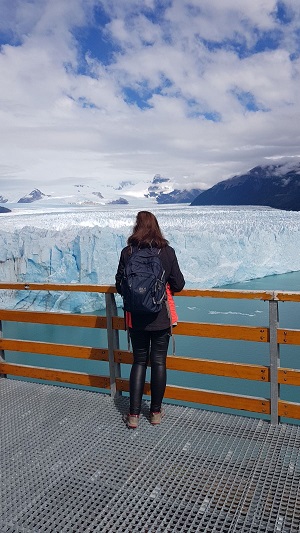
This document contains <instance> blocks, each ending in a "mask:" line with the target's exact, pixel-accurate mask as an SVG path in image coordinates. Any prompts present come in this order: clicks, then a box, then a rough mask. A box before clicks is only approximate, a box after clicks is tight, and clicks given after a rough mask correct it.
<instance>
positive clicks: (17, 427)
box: [0, 379, 300, 533]
mask: <svg viewBox="0 0 300 533" xmlns="http://www.w3.org/2000/svg"><path fill="white" fill-rule="evenodd" d="M0 400H1V403H0V411H1V509H0V531H1V533H21V532H22V533H29V532H30V533H38V532H40V533H50V532H51V533H52V532H58V533H67V532H68V533H75V532H82V533H96V532H97V533H98V532H101V533H102V532H109V533H111V532H118V533H123V532H124V533H125V532H128V533H135V532H143V533H150V532H153V533H157V532H172V533H176V532H180V533H185V532H201V533H202V532H213V533H218V532H247V533H248V532H255V533H261V532H270V533H277V532H278V533H279V532H282V533H287V532H288V533H296V532H299V531H300V485H299V481H300V427H299V426H292V425H280V426H278V427H271V426H270V425H269V423H268V422H265V421H262V420H257V419H250V418H244V417H239V416H235V415H227V414H221V413H213V412H211V411H204V410H198V409H191V408H187V407H179V406H175V405H166V406H165V410H166V417H165V418H164V420H163V423H162V424H161V425H160V426H157V427H152V426H151V425H150V424H149V422H148V419H147V409H148V403H147V402H145V403H144V404H143V416H142V417H141V421H140V427H139V429H138V430H128V429H127V428H126V426H125V425H124V423H123V422H122V413H124V412H126V411H127V408H128V399H127V398H120V400H118V402H117V403H116V404H115V403H114V402H113V400H111V399H110V397H109V396H108V395H102V394H99V393H93V392H86V391H80V390H75V389H68V388H62V387H54V386H50V385H40V384H35V383H28V382H22V381H17V380H9V379H1V380H0Z"/></svg>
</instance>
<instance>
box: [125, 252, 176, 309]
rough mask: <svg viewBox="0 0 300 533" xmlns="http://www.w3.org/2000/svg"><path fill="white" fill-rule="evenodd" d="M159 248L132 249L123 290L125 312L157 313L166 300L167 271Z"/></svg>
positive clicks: (126, 267)
mask: <svg viewBox="0 0 300 533" xmlns="http://www.w3.org/2000/svg"><path fill="white" fill-rule="evenodd" d="M159 254H160V249H158V248H132V253H131V255H130V257H129V259H128V261H127V263H126V266H125V269H124V274H123V279H122V281H121V290H122V296H123V301H124V309H125V311H130V312H131V313H157V312H158V311H160V310H161V308H162V303H163V301H164V300H165V299H166V281H165V271H164V268H163V265H162V262H161V259H160V257H159Z"/></svg>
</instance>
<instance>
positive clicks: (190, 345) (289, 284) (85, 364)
mask: <svg viewBox="0 0 300 533" xmlns="http://www.w3.org/2000/svg"><path fill="white" fill-rule="evenodd" d="M225 288H229V289H243V290H246V289H248V290H288V291H293V290H295V291H297V290H300V272H292V273H288V274H282V275H276V276H268V277H265V278H261V279H255V280H251V281H247V282H243V283H236V284H233V285H227V286H226V287H225ZM176 306H177V309H178V314H179V318H180V319H181V320H183V321H191V322H211V323H219V324H239V325H249V326H261V327H268V320H269V319H268V302H261V301H257V300H249V301H247V300H228V299H215V298H186V297H177V298H176ZM118 312H119V314H120V315H122V310H121V309H119V311H118ZM99 314H105V313H104V312H102V311H100V312H99ZM279 317H280V327H287V328H295V329H300V319H299V304H297V303H291V302H280V303H279ZM174 332H175V346H176V355H181V356H187V357H195V358H204V359H214V360H220V361H234V362H247V363H252V364H262V365H268V364H269V353H268V344H264V343H255V342H246V341H231V340H223V339H207V338H197V337H191V338H189V337H185V336H179V335H177V336H176V328H175V330H174ZM3 334H4V337H6V338H15V339H23V340H37V341H43V342H54V343H67V344H79V345H83V346H94V347H100V348H105V347H106V346H107V341H106V331H103V330H93V329H89V328H74V327H70V328H67V327H58V326H51V325H42V324H35V325H31V324H22V323H19V324H14V323H10V322H6V323H4V324H3ZM120 343H121V348H123V349H127V339H126V334H125V332H121V333H120ZM171 344H172V343H170V350H169V353H172V346H171ZM6 360H7V361H8V362H16V363H21V364H28V365H37V366H45V367H49V368H59V369H65V370H75V371H81V372H86V373H91V374H104V375H108V363H105V362H98V361H87V360H78V359H72V358H68V357H55V356H46V355H37V354H23V353H19V352H6ZM281 366H286V367H290V368H300V348H299V347H298V346H282V347H281ZM121 370H122V376H124V377H128V375H129V371H130V366H129V365H122V369H121ZM148 379H149V376H148ZM45 383H47V382H45ZM168 383H169V384H174V385H181V386H187V387H195V388H200V389H209V390H218V391H223V392H229V393H236V394H245V395H250V396H251V395H256V396H263V397H269V384H268V383H260V382H256V381H250V380H249V381H248V380H240V379H230V378H224V377H219V376H209V375H199V374H197V375H196V374H191V373H184V372H176V371H168ZM68 386H69V385H68ZM70 386H71V387H72V385H70ZM82 388H84V387H82ZM90 390H95V389H90ZM299 392H300V391H299V387H293V386H290V387H289V386H283V385H282V386H281V398H283V399H285V400H289V401H298V402H299V400H300V395H299ZM171 403H176V402H174V401H173V400H172V401H171ZM177 403H182V402H177ZM187 405H191V406H195V404H187ZM201 407H204V408H205V409H212V408H210V407H208V406H201ZM213 409H215V410H221V411H222V410H223V409H217V408H213ZM223 411H226V412H234V413H238V414H243V415H245V414H246V413H245V412H239V411H230V410H223ZM247 416H248V415H247ZM249 416H257V415H251V414H249Z"/></svg>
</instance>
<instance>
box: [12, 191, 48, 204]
mask: <svg viewBox="0 0 300 533" xmlns="http://www.w3.org/2000/svg"><path fill="white" fill-rule="evenodd" d="M45 197H50V195H48V194H44V193H42V191H40V190H39V189H34V190H33V191H31V192H30V193H29V194H27V195H26V196H23V197H22V198H20V200H18V204H31V202H36V201H37V200H42V199H43V198H45Z"/></svg>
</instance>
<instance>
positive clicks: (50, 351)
mask: <svg viewBox="0 0 300 533" xmlns="http://www.w3.org/2000/svg"><path fill="white" fill-rule="evenodd" d="M0 290H17V291H24V290H26V291H64V292H84V293H89V292H90V293H102V294H106V295H114V294H115V293H116V289H115V287H114V286H112V285H86V284H56V283H49V284H41V283H0ZM175 296H176V297H177V296H179V297H180V296H188V297H201V298H226V299H248V300H262V301H266V302H269V304H268V305H277V304H276V302H279V301H288V302H300V292H293V293H291V292H283V291H281V292H277V291H239V290H238V291H237V290H234V289H231V290H224V289H184V290H183V291H181V292H180V293H176V295H175ZM106 298H108V296H106ZM112 298H113V296H112ZM108 301H109V298H108V300H107V302H108ZM106 314H107V313H106ZM114 314H116V313H112V312H111V310H110V314H109V316H111V319H110V320H111V322H110V331H111V332H112V333H113V332H115V333H116V334H117V333H118V332H119V331H120V330H123V329H124V327H125V324H124V319H123V318H122V317H118V316H113V315H114ZM0 321H13V322H25V323H36V324H52V325H56V326H73V327H84V328H100V329H106V330H107V331H108V329H109V328H108V319H107V316H97V315H81V314H71V313H56V312H40V311H23V310H20V311H19V310H9V309H0ZM272 328H273V329H272ZM271 331H272V339H274V331H275V332H276V336H275V341H274V340H273V341H272V340H271V341H270V339H271ZM174 334H175V335H185V336H194V337H199V338H200V337H209V338H216V339H230V340H243V341H250V342H259V343H270V346H271V343H272V342H273V343H274V342H275V344H276V341H277V346H279V345H281V344H282V345H283V344H289V345H299V344H300V330H295V329H286V328H285V329H283V328H279V327H278V326H276V330H274V325H272V324H268V326H265V325H264V326H262V327H253V326H240V325H232V324H211V323H196V322H180V323H179V324H178V326H177V327H176V329H174ZM0 351H2V352H4V351H6V352H12V351H18V352H24V353H34V354H47V355H53V356H62V357H70V358H72V357H73V358H76V359H78V358H80V359H90V360H97V361H109V365H110V368H111V364H113V365H120V364H131V362H132V353H131V352H129V351H128V350H120V349H118V348H117V347H115V349H113V351H111V348H109V349H107V348H98V347H97V348H96V347H92V346H77V345H71V344H55V343H48V342H40V341H25V340H24V341H23V340H20V339H7V338H0ZM111 354H112V355H111ZM111 356H112V357H113V360H112V359H111ZM0 359H1V358H0ZM167 368H168V369H169V370H174V371H180V372H192V373H198V374H206V375H216V376H223V377H229V378H238V379H247V380H254V381H260V382H265V383H268V382H271V384H272V383H274V375H275V376H277V377H276V379H277V384H278V385H280V384H286V385H291V386H299V385H300V370H298V369H291V368H282V367H279V368H278V370H276V372H277V374H274V369H273V370H272V372H273V374H271V372H270V367H269V366H265V365H254V364H246V363H237V362H228V361H217V360H211V359H203V358H201V359H200V358H197V359H195V358H192V357H182V356H180V357H178V356H168V358H167ZM0 373H1V374H8V375H14V376H23V377H27V378H30V379H38V380H50V381H54V382H65V383H72V384H76V385H80V386H88V387H97V388H100V389H109V388H110V387H111V386H112V385H111V381H110V377H109V376H96V375H92V374H84V373H82V372H73V371H63V370H56V369H49V368H41V367H33V366H29V365H24V364H15V363H9V362H5V361H1V360H0ZM272 375H273V377H272ZM116 376H117V377H116V378H115V382H114V383H115V388H116V390H117V391H119V392H121V391H128V389H129V383H128V380H126V379H124V378H122V377H118V373H116ZM272 380H273V381H272ZM149 387H150V385H149V383H146V385H145V393H146V394H149V392H150V388H149ZM165 396H166V398H172V399H176V400H180V401H186V402H196V403H199V404H209V405H215V406H219V407H224V408H231V409H239V410H245V411H253V412H257V413H264V414H270V412H271V406H272V401H273V400H272V401H270V400H269V399H266V398H259V397H255V396H253V397H248V396H243V395H236V394H228V393H221V392H216V391H207V390H201V389H193V388H186V387H178V386H175V385H168V386H167V388H166V394H165ZM277 405H278V414H279V416H284V417H288V418H299V419H300V404H297V403H296V402H286V401H284V400H282V399H280V398H278V400H277Z"/></svg>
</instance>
